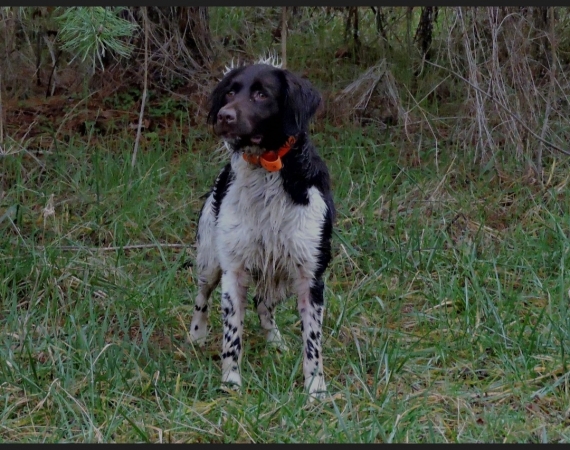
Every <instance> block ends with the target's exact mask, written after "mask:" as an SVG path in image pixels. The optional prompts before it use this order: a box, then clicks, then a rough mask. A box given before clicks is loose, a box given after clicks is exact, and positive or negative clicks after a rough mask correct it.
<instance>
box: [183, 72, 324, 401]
mask: <svg viewBox="0 0 570 450" xmlns="http://www.w3.org/2000/svg"><path fill="white" fill-rule="evenodd" d="M319 103H320V95H319V93H318V92H317V91H316V90H315V89H314V88H313V87H312V86H311V84H310V83H309V82H308V81H307V80H305V79H302V78H299V77H297V76H296V75H294V74H292V73H291V72H288V71H287V70H282V69H280V68H278V67H275V66H273V65H270V64H255V65H250V66H243V67H237V68H234V69H232V70H231V71H229V73H227V74H226V76H225V77H224V78H223V80H222V81H221V82H220V83H219V84H218V85H217V87H216V88H215V89H214V91H213V93H212V96H211V109H210V112H209V115H208V121H209V123H210V124H213V126H214V131H215V133H216V134H217V135H219V136H221V137H222V138H223V139H224V141H225V145H226V147H227V148H228V149H229V151H230V158H231V162H230V163H229V164H227V165H226V166H225V167H224V169H223V170H222V171H221V173H220V174H219V175H218V177H217V179H216V181H215V183H214V186H213V188H212V190H211V192H210V193H209V195H208V196H207V198H206V201H205V203H204V206H203V207H202V211H201V213H200V219H199V223H198V233H197V261H196V262H197V264H196V266H197V270H198V295H197V297H196V306H195V312H194V316H193V318H192V323H191V329H190V338H191V340H192V341H193V342H196V343H198V344H203V343H204V341H205V338H206V335H207V333H208V299H209V297H210V294H211V293H212V291H213V289H214V288H215V287H216V286H217V284H218V283H219V281H220V279H221V282H222V287H221V288H222V314H223V315H222V318H223V345H222V382H223V383H228V384H234V385H238V386H241V375H240V364H241V356H242V348H243V346H242V342H243V341H242V335H243V320H244V314H245V307H246V291H247V288H248V286H252V287H253V289H254V291H255V296H254V303H255V306H256V308H257V314H258V315H259V320H260V322H261V327H262V328H263V329H264V330H265V331H266V333H267V340H268V341H269V342H274V343H277V344H278V345H281V347H282V348H284V344H283V340H282V337H281V334H280V333H279V330H278V329H277V326H276V324H275V320H274V311H275V307H276V305H277V304H278V303H279V302H280V301H282V300H284V299H285V298H286V297H288V296H290V295H295V294H296V296H297V307H298V310H299V314H300V316H301V330H302V335H303V344H304V360H303V375H304V379H305V387H306V389H308V391H309V393H310V394H311V398H313V397H317V396H318V395H319V393H324V392H325V391H326V385H325V381H324V376H323V363H322V361H323V357H322V352H321V340H322V321H323V310H324V298H323V291H324V283H323V279H322V278H323V273H324V271H325V269H326V268H327V265H328V264H329V261H330V259H331V233H332V226H333V220H334V216H335V209H334V204H333V199H332V194H331V188H330V179H329V173H328V170H327V167H326V165H325V163H324V162H323V160H322V159H321V158H320V157H319V155H318V154H317V152H316V150H315V147H314V146H313V144H312V143H311V142H310V140H309V136H308V123H309V120H310V119H311V117H312V116H313V115H314V114H315V111H316V110H317V107H318V106H319Z"/></svg>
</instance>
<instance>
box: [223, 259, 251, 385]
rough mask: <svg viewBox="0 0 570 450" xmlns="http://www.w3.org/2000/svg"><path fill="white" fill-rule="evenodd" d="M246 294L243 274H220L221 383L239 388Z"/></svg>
mask: <svg viewBox="0 0 570 450" xmlns="http://www.w3.org/2000/svg"><path fill="white" fill-rule="evenodd" d="M246 294H247V285H246V276H245V273H244V272H241V271H238V270H235V271H231V270H228V271H224V273H223V274H222V322H223V332H224V339H223V343H222V383H226V384H233V385H236V386H241V375H240V366H241V354H242V353H241V350H242V336H243V317H244V314H245V302H246Z"/></svg>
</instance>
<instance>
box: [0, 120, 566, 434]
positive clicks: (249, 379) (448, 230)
mask: <svg viewBox="0 0 570 450" xmlns="http://www.w3.org/2000/svg"><path fill="white" fill-rule="evenodd" d="M314 140H315V142H316V144H317V145H318V147H319V149H320V152H321V154H322V155H323V157H324V158H325V159H326V161H327V163H328V165H329V167H330V170H331V174H332V177H333V184H334V191H335V201H336V204H337V206H338V210H339V213H338V221H337V224H336V230H335V236H334V253H335V257H334V260H333V262H332V264H331V267H330V270H329V271H328V273H327V280H326V281H327V289H326V301H327V310H326V313H325V322H324V330H325V333H324V334H325V339H324V352H323V354H324V363H325V374H326V378H327V380H328V383H329V389H330V393H331V395H332V397H331V398H330V399H328V400H327V401H324V402H322V403H320V402H316V403H314V404H309V403H307V396H306V394H305V393H304V392H303V389H302V373H301V372H302V371H301V352H300V348H301V340H300V330H299V323H298V316H297V311H296V306H295V301H294V300H293V299H290V300H289V301H288V302H287V303H286V304H284V305H282V306H281V307H280V309H279V311H278V315H277V322H278V324H279V326H280V328H281V330H282V332H283V334H284V337H285V339H286V341H287V342H288V344H289V347H290V351H289V352H288V353H284V354H275V353H274V352H273V351H271V349H268V348H266V345H265V343H264V340H263V338H262V335H261V332H260V330H259V326H258V321H257V317H256V315H255V313H254V312H253V310H252V309H250V310H249V311H248V313H247V316H246V335H245V354H244V360H243V372H244V373H243V378H244V384H245V385H244V392H243V394H242V395H233V394H227V393H223V392H220V391H219V390H218V387H219V385H220V378H221V374H220V361H219V351H220V345H221V344H220V336H221V323H220V317H219V314H218V313H219V291H216V293H215V294H214V305H216V306H215V308H214V311H213V317H212V320H211V324H212V333H211V335H210V339H209V341H208V343H207V345H206V347H205V349H204V350H199V349H197V348H194V347H193V346H192V345H190V344H189V343H187V341H186V336H187V329H186V327H187V325H188V324H189V322H190V319H191V314H192V311H193V299H194V294H195V291H196V289H195V285H194V282H193V278H192V277H193V274H192V268H190V269H183V268H182V266H183V265H184V263H185V262H186V261H188V260H190V261H192V260H193V258H194V248H193V247H192V245H191V244H192V243H193V240H194V233H195V227H196V218H197V214H198V211H199V208H200V206H201V201H202V200H201V198H200V197H201V195H203V194H204V193H205V192H207V189H208V187H209V184H210V183H211V181H212V180H213V178H214V177H215V175H216V173H217V171H218V170H219V168H220V167H221V160H220V156H219V153H217V152H215V149H216V147H217V143H216V141H215V140H213V139H212V138H206V139H204V138H203V135H198V134H197V135H196V136H195V137H192V136H190V137H187V138H186V139H185V140H182V138H181V137H180V136H178V135H176V133H173V134H172V135H170V136H167V137H166V138H165V139H162V140H154V141H153V142H151V143H149V144H147V145H143V148H142V149H141V151H140V152H139V158H138V161H137V164H136V167H135V169H134V170H131V167H130V158H131V151H132V148H133V141H132V139H131V138H127V137H125V138H124V139H123V140H119V141H117V140H115V141H108V142H107V141H104V140H100V141H97V143H95V141H93V142H92V143H90V144H88V143H84V142H80V141H72V142H70V143H69V146H68V147H67V148H65V149H60V151H58V152H56V153H53V154H48V155H44V156H41V157H39V158H40V161H41V165H40V164H39V163H38V162H37V161H36V160H34V159H30V158H29V157H28V155H27V154H26V153H24V152H21V153H16V154H13V155H9V156H4V157H1V164H2V180H1V182H2V185H1V186H2V191H1V193H0V299H1V309H0V325H1V330H2V332H1V333H0V392H1V394H2V395H1V397H0V440H1V441H3V442H10V441H12V442H14V441H17V442H78V441H89V442H91V441H101V442H132V441H137V442H138V441H142V442H146V441H149V442H158V441H161V442H503V441H505V442H541V441H550V442H559V441H562V442H567V441H569V440H570V428H569V422H568V405H569V404H570V395H569V388H570V386H569V382H568V378H569V377H568V374H569V369H568V368H567V354H568V351H569V344H568V342H569V339H568V338H569V336H568V334H569V330H570V324H569V319H568V301H569V298H568V289H569V287H570V283H569V280H568V278H569V271H568V267H569V266H570V257H569V250H570V238H569V236H570V211H569V207H568V205H570V198H569V197H570V191H569V190H568V186H567V182H568V175H567V174H568V170H569V167H568V163H561V162H560V161H557V162H556V164H555V165H553V166H549V168H548V173H547V175H550V174H552V178H551V180H550V183H549V184H548V185H546V186H545V187H540V186H539V185H537V184H536V183H532V182H531V181H529V179H528V178H524V174H523V173H520V171H519V169H518V168H517V167H516V166H515V165H514V164H513V165H510V166H509V165H508V164H507V163H497V165H498V166H500V167H503V171H504V173H501V174H498V173H497V172H496V171H495V170H491V169H488V170H487V169H485V168H480V167H479V166H472V165H471V164H470V162H469V161H471V160H472V158H471V155H469V154H462V153H461V152H458V153H457V154H456V155H455V156H453V155H454V154H455V151H454V149H445V150H444V153H445V154H446V155H447V156H446V155H439V157H438V159H437V161H436V159H435V158H434V155H433V152H432V153H430V152H426V154H423V155H422V158H421V160H420V162H419V163H418V162H417V159H416V158H411V157H410V155H407V154H406V151H405V150H404V149H405V144H404V143H403V141H402V140H401V138H400V137H399V134H398V133H397V132H396V131H394V132H374V131H373V130H371V129H354V130H352V129H349V128H346V127H345V128H343V129H333V128H330V129H326V130H325V132H323V133H318V134H316V135H315V137H314ZM426 148H429V145H428V146H426ZM414 161H416V162H414ZM52 195H53V200H52V201H53V210H54V213H53V214H51V215H50V214H49V207H48V208H47V213H46V207H47V206H49V205H50V197H51V196H52ZM159 243H163V244H164V243H169V244H180V245H181V246H180V247H160V246H159V245H158V244H159ZM136 244H157V245H156V246H155V247H149V248H130V249H129V248H126V249H125V248H123V247H128V246H132V245H136ZM186 244H187V246H184V245H186ZM69 246H71V248H69ZM111 247H119V249H115V250H113V249H110V248H111Z"/></svg>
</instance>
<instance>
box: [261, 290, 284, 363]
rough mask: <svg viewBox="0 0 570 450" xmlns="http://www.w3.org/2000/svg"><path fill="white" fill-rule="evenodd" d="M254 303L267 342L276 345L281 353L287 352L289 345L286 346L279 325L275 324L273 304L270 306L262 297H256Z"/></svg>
mask: <svg viewBox="0 0 570 450" xmlns="http://www.w3.org/2000/svg"><path fill="white" fill-rule="evenodd" d="M253 303H254V304H255V307H256V309H257V315H258V316H259V323H260V324H261V328H263V329H264V330H265V333H266V334H265V336H266V339H267V342H269V343H270V344H274V345H276V346H277V348H278V349H279V350H281V351H284V352H285V351H287V350H288V348H287V345H285V341H284V340H283V336H281V333H280V332H279V329H278V328H277V324H276V323H275V314H274V311H275V305H274V304H271V303H269V304H268V302H267V301H266V299H265V298H264V297H261V296H260V295H256V296H255V297H254V298H253Z"/></svg>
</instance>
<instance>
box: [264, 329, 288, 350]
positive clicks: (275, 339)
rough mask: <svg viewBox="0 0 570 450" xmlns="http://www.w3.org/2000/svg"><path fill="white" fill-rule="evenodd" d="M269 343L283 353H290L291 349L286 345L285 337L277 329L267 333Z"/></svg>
mask: <svg viewBox="0 0 570 450" xmlns="http://www.w3.org/2000/svg"><path fill="white" fill-rule="evenodd" d="M267 343H268V344H269V345H271V346H272V347H274V348H276V349H277V350H278V351H279V352H281V353H285V352H288V351H289V347H287V344H285V339H283V336H281V333H280V332H279V330H278V329H277V328H273V329H271V330H269V331H268V332H267Z"/></svg>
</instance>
